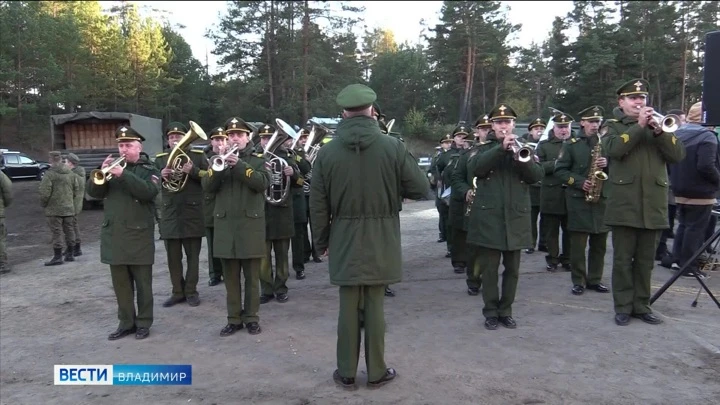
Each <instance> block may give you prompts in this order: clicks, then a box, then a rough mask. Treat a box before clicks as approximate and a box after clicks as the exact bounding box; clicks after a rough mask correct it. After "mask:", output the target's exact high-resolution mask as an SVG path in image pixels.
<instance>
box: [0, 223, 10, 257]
mask: <svg viewBox="0 0 720 405" xmlns="http://www.w3.org/2000/svg"><path fill="white" fill-rule="evenodd" d="M5 238H7V228H5V218H3V217H0V270H2V269H3V268H5V267H6V266H8V257H7V247H6V246H5Z"/></svg>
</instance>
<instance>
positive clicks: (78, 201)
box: [71, 166, 86, 215]
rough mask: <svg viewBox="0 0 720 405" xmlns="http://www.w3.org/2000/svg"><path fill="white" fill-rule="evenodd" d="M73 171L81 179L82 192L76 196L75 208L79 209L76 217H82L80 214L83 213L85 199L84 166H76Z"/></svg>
mask: <svg viewBox="0 0 720 405" xmlns="http://www.w3.org/2000/svg"><path fill="white" fill-rule="evenodd" d="M71 170H72V172H73V173H75V174H77V175H78V176H79V177H80V179H79V180H80V183H79V184H80V192H79V193H78V194H77V195H76V196H75V208H76V209H77V212H75V215H80V212H82V204H83V200H84V199H85V180H86V177H85V168H84V167H82V166H75V167H73V168H72V169H71Z"/></svg>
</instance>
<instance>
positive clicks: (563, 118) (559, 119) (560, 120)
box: [552, 112, 573, 125]
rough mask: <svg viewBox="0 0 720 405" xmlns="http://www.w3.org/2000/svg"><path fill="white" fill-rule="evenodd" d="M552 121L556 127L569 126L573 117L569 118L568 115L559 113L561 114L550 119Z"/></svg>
mask: <svg viewBox="0 0 720 405" xmlns="http://www.w3.org/2000/svg"><path fill="white" fill-rule="evenodd" d="M552 121H553V122H554V123H555V124H556V125H558V124H559V125H564V124H570V123H572V122H573V117H571V116H569V115H568V114H565V113H563V112H561V113H559V114H555V115H554V116H553V117H552Z"/></svg>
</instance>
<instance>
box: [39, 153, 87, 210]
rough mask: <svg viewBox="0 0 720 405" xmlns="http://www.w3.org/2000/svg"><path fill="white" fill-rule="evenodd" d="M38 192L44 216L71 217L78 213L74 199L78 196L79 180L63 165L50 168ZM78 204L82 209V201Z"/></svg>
mask: <svg viewBox="0 0 720 405" xmlns="http://www.w3.org/2000/svg"><path fill="white" fill-rule="evenodd" d="M38 191H39V193H40V204H41V205H42V206H43V208H45V216H47V217H72V216H75V214H76V212H78V210H77V208H78V207H77V203H78V201H77V199H76V197H77V195H78V194H80V178H79V177H78V176H77V175H75V174H74V173H73V172H72V171H70V168H69V167H67V166H66V165H65V164H64V163H61V164H58V165H53V166H50V168H49V169H48V170H47V171H46V172H45V176H43V179H42V180H41V181H40V186H39V188H38ZM81 195H82V194H81ZM79 202H80V209H82V199H81V200H80V201H79Z"/></svg>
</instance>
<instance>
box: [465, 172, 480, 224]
mask: <svg viewBox="0 0 720 405" xmlns="http://www.w3.org/2000/svg"><path fill="white" fill-rule="evenodd" d="M472 182H473V184H472V185H473V186H472V188H471V189H470V197H469V201H468V202H467V209H465V216H466V217H469V216H470V211H471V210H472V205H473V202H475V194H477V177H473V181H472Z"/></svg>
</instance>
